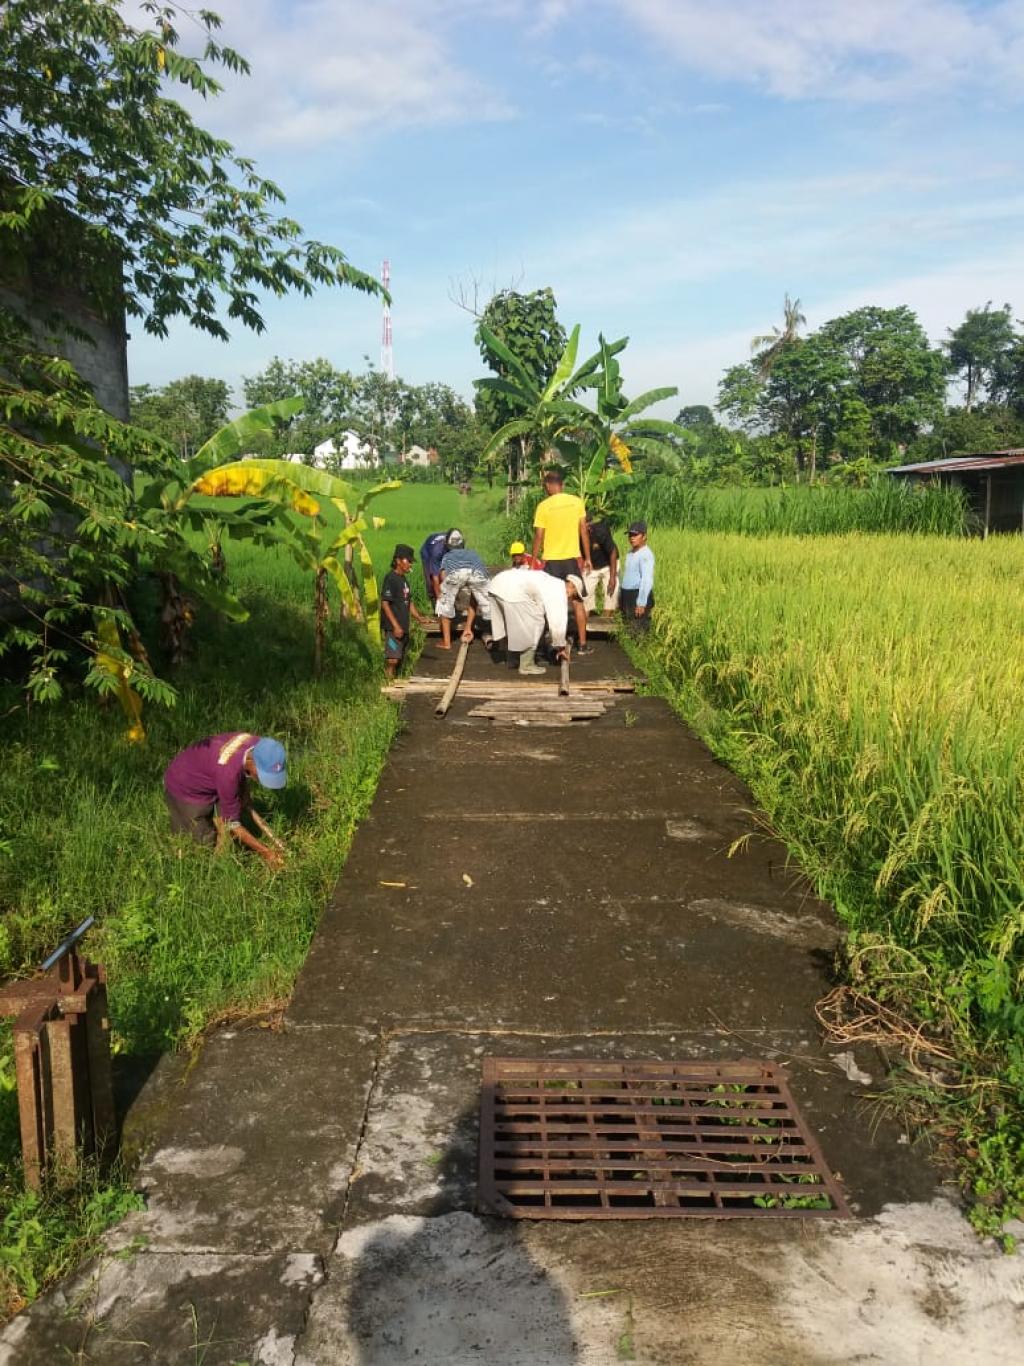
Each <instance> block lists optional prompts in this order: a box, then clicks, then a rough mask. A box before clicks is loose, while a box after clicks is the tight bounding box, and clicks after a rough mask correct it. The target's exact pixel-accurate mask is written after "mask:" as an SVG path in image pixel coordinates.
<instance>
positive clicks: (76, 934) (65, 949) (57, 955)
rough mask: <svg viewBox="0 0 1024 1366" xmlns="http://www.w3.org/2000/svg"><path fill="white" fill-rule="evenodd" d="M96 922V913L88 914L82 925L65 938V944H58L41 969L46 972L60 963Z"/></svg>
mask: <svg viewBox="0 0 1024 1366" xmlns="http://www.w3.org/2000/svg"><path fill="white" fill-rule="evenodd" d="M95 923H96V917H95V916H94V915H87V916H86V917H85V919H84V920H83V921H82V923H81V925H79V926H78V928H77V929H74V930H72V931H71V933H70V934H69V935H68V937H67V939H65V940H64V942H63V944H58V945H57V947H56V948H55V949H54V951H53V952H52V953H51V954H50V956H49V958H47V960H46V962H45V963H42V964H41V965H40V968H39V971H40V972H46V971H47V970H48V969H49V968H52V967H53V965H54V964H55V963H59V962H60V960H61V959H62V958H63V957H64V955H65V954H66V953H70V952H71V950H72V949H73V948H74V947H75V945H76V944H77V943H78V941H79V940H80V939H81V937H82V935H83V934H85V932H86V930H87V929H89V928H90V927H91V926H92V925H94V924H95Z"/></svg>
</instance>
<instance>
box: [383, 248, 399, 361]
mask: <svg viewBox="0 0 1024 1366" xmlns="http://www.w3.org/2000/svg"><path fill="white" fill-rule="evenodd" d="M380 282H381V284H382V285H383V286H384V288H385V290H386V291H388V293H390V291H391V262H390V261H385V262H384V264H383V265H382V266H381V268H380ZM380 368H381V369H382V370H383V371H384V373H385V375H387V377H388V379H394V377H395V353H394V351H393V350H392V348H391V305H390V304H389V303H388V301H387V299H385V300H384V316H383V318H382V319H381V326H380Z"/></svg>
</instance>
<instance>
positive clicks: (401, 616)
mask: <svg viewBox="0 0 1024 1366" xmlns="http://www.w3.org/2000/svg"><path fill="white" fill-rule="evenodd" d="M414 554H415V551H414V550H413V548H412V546H411V545H396V546H395V553H394V555H393V556H392V559H391V573H390V574H387V575H385V577H384V583H383V586H382V587H381V590H380V630H381V635H382V636H383V637H384V663H385V665H386V666H387V671H388V673H389V674H390V675H391V676H392V677H394V675H395V674H396V673H397V672H398V666H399V664H401V662H402V658H403V656H404V655H405V647H406V645H407V644H408V643H409V615H410V613H411V614H412V615H413V616H414V617H415V618H416V620H417V621H418V622H419V624H420V625H421V626H425V625H426V624H427V618H426V617H425V616H423V615H422V613H421V612H420V611H419V609H418V608H417V606H416V604H415V603H414V602H413V600H412V591H411V589H410V588H409V583H408V580H407V578H406V575H407V574H408V573H409V570H410V569H411V568H412V558H413V555H414Z"/></svg>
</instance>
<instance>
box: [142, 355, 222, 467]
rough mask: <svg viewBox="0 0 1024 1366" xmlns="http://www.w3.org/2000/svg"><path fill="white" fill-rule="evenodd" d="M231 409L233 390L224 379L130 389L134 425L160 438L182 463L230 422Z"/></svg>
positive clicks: (188, 379)
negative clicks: (157, 387)
mask: <svg viewBox="0 0 1024 1366" xmlns="http://www.w3.org/2000/svg"><path fill="white" fill-rule="evenodd" d="M230 406H231V390H230V389H229V388H228V386H227V384H226V383H225V382H224V380H222V379H204V378H203V377H202V376H201V375H186V376H185V377H184V379H175V380H172V381H171V382H170V384H167V385H165V386H164V387H163V388H162V389H154V388H152V387H151V386H150V385H148V384H138V385H136V386H135V387H134V388H133V389H132V390H131V422H132V424H133V426H136V427H141V428H142V429H143V430H144V431H147V432H152V434H153V435H154V436H158V437H159V438H160V439H161V441H164V442H165V443H166V444H167V445H168V446H170V447H171V449H172V450H174V451H175V452H176V453H177V454H178V456H180V458H181V459H182V460H188V459H189V458H190V457H191V456H193V455H194V454H195V453H196V451H197V450H198V449H199V447H200V446H201V445H202V444H203V442H204V441H207V440H208V439H209V438H210V437H211V436H212V435H213V434H214V432H215V431H216V430H217V429H218V427H222V426H223V425H224V423H225V422H227V420H228V409H229V408H230Z"/></svg>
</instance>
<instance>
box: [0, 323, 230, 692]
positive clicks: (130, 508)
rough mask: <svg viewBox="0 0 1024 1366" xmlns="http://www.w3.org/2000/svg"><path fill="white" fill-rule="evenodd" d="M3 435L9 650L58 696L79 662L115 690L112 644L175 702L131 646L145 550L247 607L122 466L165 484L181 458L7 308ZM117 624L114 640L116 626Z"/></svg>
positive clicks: (3, 588)
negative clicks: (133, 591) (98, 394)
mask: <svg viewBox="0 0 1024 1366" xmlns="http://www.w3.org/2000/svg"><path fill="white" fill-rule="evenodd" d="M0 351H2V353H3V355H4V357H5V365H4V366H3V368H0V410H2V414H3V420H4V422H5V424H6V427H5V430H4V434H3V435H4V439H3V440H2V441H0V470H2V471H3V474H4V477H5V485H6V487H5V488H4V490H3V492H2V493H0V499H2V501H3V504H4V516H3V517H2V518H0V563H2V564H3V566H4V572H3V576H2V577H0V602H2V601H6V604H7V605H8V611H7V612H6V613H5V614H4V618H3V620H2V622H0V654H11V653H16V654H17V655H18V656H19V658H20V659H23V660H24V661H25V664H26V667H25V671H24V672H25V679H26V686H27V688H28V691H29V693H30V695H31V696H33V697H34V698H35V699H36V700H37V701H54V700H56V699H57V698H59V697H60V696H61V694H62V690H63V682H62V677H63V675H64V674H65V673H66V672H67V671H68V670H69V669H72V668H77V669H78V671H79V672H80V673H82V674H83V675H84V681H85V683H86V684H87V686H89V687H91V688H93V689H95V690H97V691H100V692H103V691H106V690H109V689H110V688H112V687H114V686H115V680H114V678H113V676H112V674H111V672H110V670H109V669H107V668H104V667H97V660H98V656H99V655H100V654H101V653H102V654H104V655H106V656H107V658H108V659H109V660H111V661H113V663H114V664H116V665H117V666H119V667H121V668H123V669H125V670H128V671H130V673H131V678H132V687H133V688H134V689H135V690H136V691H137V692H138V693H139V694H140V695H141V696H142V697H143V698H146V699H147V700H151V701H157V702H163V703H167V702H169V701H171V700H173V691H172V690H171V689H170V688H169V687H168V685H167V684H166V683H163V682H162V681H161V680H159V679H158V678H157V677H156V676H155V674H154V673H153V670H152V668H151V667H150V665H149V662H148V657H147V656H146V654H145V652H144V651H141V650H140V649H137V648H136V649H134V650H133V651H132V652H129V651H127V650H125V649H124V648H122V645H121V641H120V633H122V632H123V633H125V634H126V635H127V637H128V638H129V640H131V639H132V638H134V636H135V634H136V633H135V628H134V623H133V622H132V619H131V616H130V614H129V612H128V611H127V606H126V594H127V591H128V589H129V586H130V585H131V583H132V581H133V580H134V577H135V573H136V565H137V563H138V560H139V559H140V558H144V559H145V561H146V562H147V563H148V564H150V565H152V566H154V567H155V568H158V569H164V570H168V571H173V572H174V573H176V574H178V575H179V576H181V577H183V578H185V579H187V581H188V583H189V586H190V588H191V589H192V591H193V592H195V593H196V594H197V596H199V597H200V598H203V599H205V600H207V601H209V602H211V603H214V604H215V605H217V606H219V607H222V608H224V609H226V610H235V608H236V606H237V605H236V604H234V603H233V600H232V599H231V597H230V594H228V593H226V591H225V590H224V588H223V586H222V585H221V584H220V583H219V582H218V581H217V578H216V576H215V575H214V574H213V573H212V571H211V567H210V565H209V564H208V562H207V561H206V559H205V557H203V556H202V555H201V554H200V553H199V552H198V551H197V550H196V549H195V547H194V546H193V545H192V543H191V542H190V541H189V540H188V538H187V535H186V531H187V526H186V524H185V523H184V522H183V521H182V519H181V517H180V516H179V515H178V514H177V512H176V511H175V510H174V509H173V508H169V507H167V506H164V505H161V504H158V503H154V504H144V503H142V502H139V501H137V500H136V498H135V495H134V492H133V490H132V488H131V486H130V485H129V484H128V483H126V482H125V480H124V478H123V477H122V475H121V473H120V472H119V470H118V469H117V468H115V466H114V464H113V463H112V462H114V461H116V462H118V463H119V465H120V466H121V468H122V469H123V468H128V469H131V470H133V471H134V472H135V473H136V474H137V475H138V476H140V477H141V478H144V479H149V480H152V481H154V482H155V483H158V484H162V483H165V482H168V481H173V480H174V479H175V478H176V477H177V475H178V474H179V472H180V469H181V465H180V462H178V461H177V460H175V459H174V457H173V455H172V454H171V452H170V451H168V450H167V448H166V447H164V446H163V444H162V443H161V442H159V441H158V440H156V439H155V438H152V437H150V436H147V435H146V434H145V433H142V432H137V431H135V430H134V429H132V428H131V427H127V426H125V425H124V424H122V423H120V422H118V421H116V420H115V419H114V418H112V417H110V416H108V414H107V413H105V412H104V411H103V410H102V409H101V408H100V407H99V406H98V405H97V404H96V403H95V401H94V400H93V398H92V396H91V394H90V393H89V392H88V390H87V388H86V386H85V385H84V383H83V382H82V381H81V380H80V379H79V378H78V376H77V375H76V374H75V372H74V370H73V369H72V367H71V366H70V365H69V364H68V363H67V362H65V361H61V360H60V359H58V358H56V357H54V356H53V355H52V354H46V353H44V352H42V351H40V350H39V349H37V346H36V343H35V342H34V341H33V340H32V338H31V337H30V335H29V333H28V331H27V329H26V328H25V327H24V326H23V325H21V324H20V323H19V322H18V321H17V319H14V318H13V317H11V316H10V315H4V316H0ZM104 622H106V623H112V624H113V626H114V627H115V628H116V629H115V632H114V634H113V637H111V634H110V632H109V631H108V632H106V633H105V634H104V639H103V642H102V646H101V642H100V634H101V633H102V626H103V623H104Z"/></svg>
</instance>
